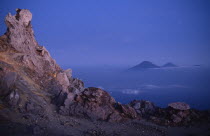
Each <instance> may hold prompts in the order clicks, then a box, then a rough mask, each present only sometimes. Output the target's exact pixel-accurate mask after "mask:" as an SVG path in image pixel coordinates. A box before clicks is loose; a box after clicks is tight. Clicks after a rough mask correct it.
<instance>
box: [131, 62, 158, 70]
mask: <svg viewBox="0 0 210 136" xmlns="http://www.w3.org/2000/svg"><path fill="white" fill-rule="evenodd" d="M151 68H159V66H157V65H155V64H153V63H152V62H150V61H143V62H142V63H140V64H138V65H136V66H134V67H132V68H130V69H129V70H142V69H151Z"/></svg>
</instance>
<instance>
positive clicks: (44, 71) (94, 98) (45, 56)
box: [0, 9, 137, 121]
mask: <svg viewBox="0 0 210 136" xmlns="http://www.w3.org/2000/svg"><path fill="white" fill-rule="evenodd" d="M16 12H17V13H16V15H14V16H13V15H11V14H8V15H7V16H6V19H5V22H6V25H7V27H8V29H7V32H6V33H5V34H4V35H3V36H1V37H0V52H1V54H0V70H1V71H2V72H1V73H0V79H1V80H0V96H1V98H3V99H2V102H5V104H9V105H10V106H11V107H13V109H15V110H16V112H18V113H27V114H28V113H30V114H34V116H36V117H38V116H40V115H41V116H47V118H52V117H49V116H50V115H48V114H46V113H48V112H49V111H51V112H53V110H54V109H55V110H56V113H58V114H60V115H68V116H82V117H85V118H90V119H92V120H107V121H121V120H124V119H129V118H132V119H134V118H136V117H137V116H136V112H135V110H134V109H133V108H132V107H130V106H129V105H122V104H119V103H117V102H116V101H115V100H114V98H112V97H111V96H110V95H109V94H108V93H107V92H106V91H104V90H101V89H98V88H85V87H84V83H83V82H82V81H81V80H79V79H76V78H73V77H72V70H71V69H67V70H63V69H61V68H60V67H59V66H58V65H57V64H56V62H55V60H54V59H52V58H51V56H50V54H49V52H48V51H47V49H46V48H45V47H44V46H40V45H39V44H38V43H37V42H36V40H35V38H34V33H33V30H32V25H31V20H32V14H31V12H30V11H29V10H26V9H17V10H16ZM50 104H53V106H54V109H53V108H52V109H49V107H48V106H47V105H50ZM41 111H42V113H41ZM39 114H40V115H39ZM45 114H46V115H45ZM51 116H52V115H51Z"/></svg>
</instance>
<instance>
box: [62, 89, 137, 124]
mask: <svg viewBox="0 0 210 136" xmlns="http://www.w3.org/2000/svg"><path fill="white" fill-rule="evenodd" d="M69 94H70V93H69ZM69 94H67V97H66V100H65V102H64V106H61V109H60V113H61V114H63V115H77V116H82V117H88V118H90V119H92V120H107V121H112V122H113V121H121V120H123V119H126V118H136V117H137V115H136V112H135V110H134V109H133V108H132V107H130V106H126V105H121V104H119V103H116V101H115V100H114V98H113V97H111V96H110V95H109V94H108V93H107V92H106V91H103V90H101V89H99V88H94V87H91V88H86V89H85V90H84V91H82V92H81V93H78V94H77V95H72V94H71V95H70V96H69Z"/></svg>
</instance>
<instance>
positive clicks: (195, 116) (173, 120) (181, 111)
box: [130, 100, 209, 126]
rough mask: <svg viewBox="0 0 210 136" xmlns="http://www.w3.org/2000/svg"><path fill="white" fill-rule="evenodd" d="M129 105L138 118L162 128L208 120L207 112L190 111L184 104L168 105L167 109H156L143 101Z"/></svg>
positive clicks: (136, 101) (151, 104) (135, 101)
mask: <svg viewBox="0 0 210 136" xmlns="http://www.w3.org/2000/svg"><path fill="white" fill-rule="evenodd" d="M130 105H131V107H133V108H134V109H135V111H136V112H137V114H138V116H140V117H142V118H144V119H147V120H150V121H152V122H154V123H156V124H159V125H164V126H187V125H192V124H193V123H196V122H206V121H208V120H209V112H208V111H199V110H195V109H190V106H189V105H188V104H186V103H184V102H175V103H170V104H168V107H167V108H160V107H157V106H155V105H154V104H153V103H152V102H150V101H144V100H134V101H132V102H131V103H130Z"/></svg>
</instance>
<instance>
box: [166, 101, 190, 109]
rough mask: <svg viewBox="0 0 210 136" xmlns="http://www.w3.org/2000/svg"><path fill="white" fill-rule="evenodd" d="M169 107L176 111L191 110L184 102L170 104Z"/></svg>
mask: <svg viewBox="0 0 210 136" xmlns="http://www.w3.org/2000/svg"><path fill="white" fill-rule="evenodd" d="M168 107H170V108H173V109H175V110H189V109H190V106H189V105H188V104H186V103H184V102H174V103H170V104H168Z"/></svg>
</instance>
